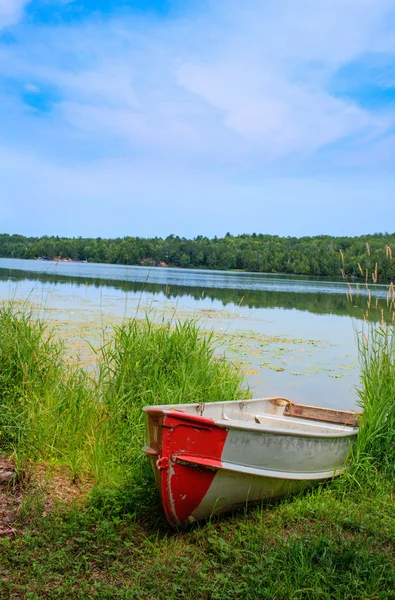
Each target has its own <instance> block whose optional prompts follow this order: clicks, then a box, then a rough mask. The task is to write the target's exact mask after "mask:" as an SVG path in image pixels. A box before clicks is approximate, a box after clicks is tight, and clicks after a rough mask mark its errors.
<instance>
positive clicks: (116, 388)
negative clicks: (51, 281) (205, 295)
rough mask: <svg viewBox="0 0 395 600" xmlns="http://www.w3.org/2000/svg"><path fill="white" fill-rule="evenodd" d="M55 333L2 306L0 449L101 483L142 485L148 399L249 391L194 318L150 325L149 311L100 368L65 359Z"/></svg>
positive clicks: (106, 352) (107, 352)
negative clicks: (93, 370) (94, 371)
mask: <svg viewBox="0 0 395 600" xmlns="http://www.w3.org/2000/svg"><path fill="white" fill-rule="evenodd" d="M62 351H63V348H62V345H61V344H60V343H59V342H58V341H56V338H55V336H54V331H53V330H51V329H50V328H49V327H47V326H45V324H44V323H43V322H42V321H41V320H40V319H38V318H37V317H36V315H34V314H33V313H32V312H30V311H28V310H26V308H23V307H22V308H18V307H17V306H16V305H15V304H12V303H9V304H5V305H3V306H2V309H1V313H0V410H1V420H0V450H4V451H7V452H13V453H14V455H15V456H16V458H17V459H18V461H19V462H20V463H22V462H23V461H29V462H34V461H42V462H45V463H47V464H52V465H66V466H67V467H69V469H70V475H71V478H72V479H74V480H76V479H78V478H80V477H84V478H89V479H91V480H93V481H94V483H95V484H96V485H98V486H107V487H111V486H112V487H113V488H114V489H115V488H116V486H124V485H130V484H133V485H136V486H137V487H140V488H141V486H144V484H145V483H144V482H146V481H147V478H148V477H150V471H149V464H148V460H146V458H145V457H144V455H143V453H142V446H143V445H144V422H143V416H142V411H141V408H142V406H145V405H148V404H159V403H163V404H177V403H180V402H183V403H185V402H201V401H206V402H209V401H212V400H232V399H238V398H242V397H245V396H246V393H247V392H246V390H243V387H242V382H243V379H242V376H241V375H240V373H239V372H238V371H237V370H236V369H235V368H234V367H233V366H232V365H231V364H230V363H228V362H225V361H224V360H223V359H218V358H217V357H215V355H214V351H215V348H214V340H213V337H212V335H208V336H207V335H203V333H202V332H201V331H200V329H199V327H198V326H197V324H196V323H194V322H187V323H176V324H175V325H174V326H171V325H170V324H169V323H162V324H160V325H154V324H153V323H152V322H151V321H150V320H149V319H148V317H147V318H146V319H145V320H144V321H142V322H140V321H137V320H132V321H129V322H126V323H125V324H124V325H123V326H122V327H119V328H117V329H116V330H115V335H114V337H113V339H111V340H110V342H109V343H107V344H105V345H103V347H102V348H101V349H100V350H99V351H98V353H97V359H98V367H99V369H98V370H99V375H98V377H96V378H93V377H90V376H89V375H88V374H87V373H86V372H85V371H84V370H83V369H82V368H81V367H79V366H78V364H76V365H71V366H70V365H67V364H66V363H65V362H64V361H63V360H62Z"/></svg>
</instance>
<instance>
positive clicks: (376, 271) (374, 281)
mask: <svg viewBox="0 0 395 600" xmlns="http://www.w3.org/2000/svg"><path fill="white" fill-rule="evenodd" d="M378 269H379V267H378V264H377V263H376V266H375V268H374V271H373V273H372V281H373V283H377V279H378V276H379V270H378Z"/></svg>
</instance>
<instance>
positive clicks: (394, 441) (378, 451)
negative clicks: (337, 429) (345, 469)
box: [353, 324, 395, 480]
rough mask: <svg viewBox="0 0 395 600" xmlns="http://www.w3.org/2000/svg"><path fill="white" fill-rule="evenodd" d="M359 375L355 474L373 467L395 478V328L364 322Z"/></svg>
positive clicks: (354, 456) (366, 473)
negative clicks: (358, 425) (358, 414)
mask: <svg viewBox="0 0 395 600" xmlns="http://www.w3.org/2000/svg"><path fill="white" fill-rule="evenodd" d="M357 339H358V345H359V356H360V363H361V378H360V386H359V388H358V395H359V406H360V408H361V411H362V415H361V428H360V432H359V434H358V440H357V444H356V446H355V448H354V454H353V467H354V472H356V473H357V474H358V477H361V476H362V472H363V471H364V472H365V475H366V476H367V477H369V475H370V473H371V471H372V470H374V469H378V470H380V471H382V472H384V473H385V474H386V475H387V476H388V477H389V478H391V479H392V480H394V479H395V330H394V326H393V325H392V326H391V325H384V324H382V325H380V326H379V325H374V324H370V325H366V327H365V331H364V332H362V333H361V334H360V335H359V336H358V338H357Z"/></svg>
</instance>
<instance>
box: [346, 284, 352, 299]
mask: <svg viewBox="0 0 395 600" xmlns="http://www.w3.org/2000/svg"><path fill="white" fill-rule="evenodd" d="M347 286H348V289H349V291H350V301H352V287H351V285H350V284H349V283H347Z"/></svg>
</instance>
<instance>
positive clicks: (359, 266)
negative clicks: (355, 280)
mask: <svg viewBox="0 0 395 600" xmlns="http://www.w3.org/2000/svg"><path fill="white" fill-rule="evenodd" d="M358 269H359V272H360V273H361V275H362V277H363V269H362V267H361V265H360V264H359V263H358Z"/></svg>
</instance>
